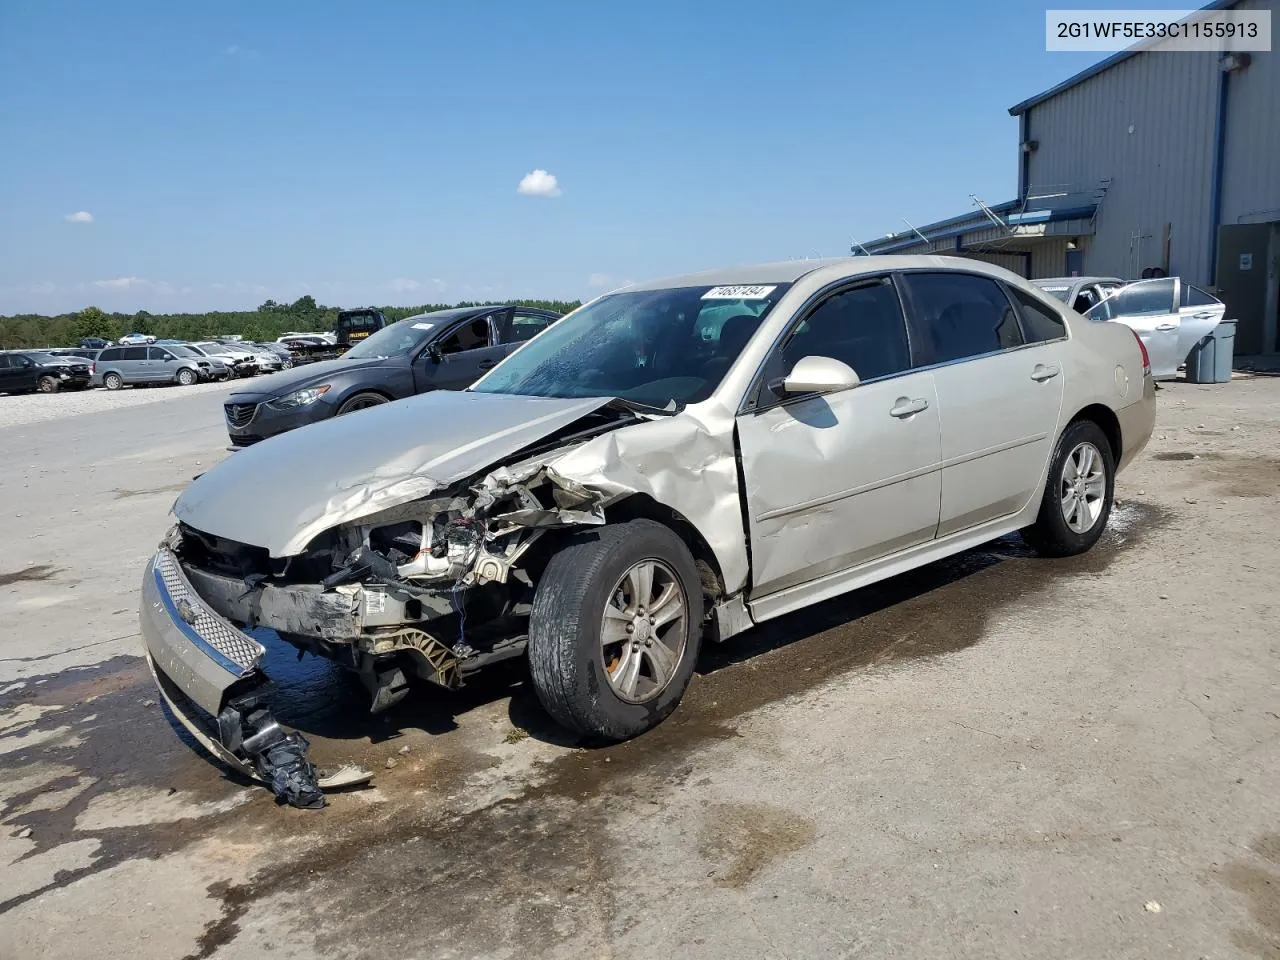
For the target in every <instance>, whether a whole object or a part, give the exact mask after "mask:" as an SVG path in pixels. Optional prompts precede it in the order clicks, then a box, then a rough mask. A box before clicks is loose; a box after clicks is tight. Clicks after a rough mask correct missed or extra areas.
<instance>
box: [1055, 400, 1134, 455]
mask: <svg viewBox="0 0 1280 960" xmlns="http://www.w3.org/2000/svg"><path fill="white" fill-rule="evenodd" d="M1081 420H1092V421H1093V422H1094V423H1096V424H1097V425H1098V427H1099V428H1100V429H1101V430H1102V432H1103V433H1104V434H1105V435H1106V437H1107V443H1109V444H1111V456H1112V457H1114V458H1115V461H1116V462H1117V463H1119V462H1120V455H1121V454H1122V453H1123V452H1124V434H1123V432H1122V431H1121V430H1120V421H1119V419H1118V418H1117V417H1116V415H1115V412H1114V411H1113V410H1112V409H1111V408H1110V407H1105V406H1103V405H1102V404H1100V403H1094V404H1090V405H1089V406H1087V407H1085V408H1084V409H1083V410H1081V411H1080V412H1079V413H1077V414H1076V415H1075V416H1074V417H1072V418H1071V423H1078V422H1080V421H1081ZM1068 426H1070V424H1068Z"/></svg>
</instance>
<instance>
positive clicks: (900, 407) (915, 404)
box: [889, 397, 929, 420]
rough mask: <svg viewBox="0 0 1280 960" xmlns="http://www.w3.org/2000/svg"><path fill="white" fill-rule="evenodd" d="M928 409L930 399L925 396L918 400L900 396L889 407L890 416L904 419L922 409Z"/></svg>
mask: <svg viewBox="0 0 1280 960" xmlns="http://www.w3.org/2000/svg"><path fill="white" fill-rule="evenodd" d="M928 409H929V401H928V400H926V399H924V398H923V397H920V398H919V399H916V400H912V399H911V398H909V397H899V398H898V400H897V402H896V403H894V405H893V406H892V407H891V408H890V409H889V416H891V417H897V418H898V419H899V420H904V419H906V418H907V417H912V416H915V415H916V414H917V413H919V412H920V411H921V410H928Z"/></svg>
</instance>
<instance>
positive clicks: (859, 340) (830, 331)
mask: <svg viewBox="0 0 1280 960" xmlns="http://www.w3.org/2000/svg"><path fill="white" fill-rule="evenodd" d="M805 357H831V358H833V359H835V360H839V361H841V362H842V363H847V364H848V365H849V366H850V367H852V368H853V369H854V371H855V372H856V373H857V374H858V377H859V378H860V379H862V380H874V379H876V378H878V377H888V376H892V375H893V374H895V373H901V372H902V371H904V370H908V369H910V367H911V350H910V347H909V346H908V343H907V325H906V321H905V320H904V319H903V316H902V307H901V305H900V304H899V303H898V293H897V291H896V290H895V289H894V287H893V284H892V283H891V282H890V281H889V280H888V279H887V278H886V279H884V280H880V281H877V282H875V283H870V284H864V285H862V286H858V287H854V288H853V289H849V290H842V291H840V292H838V293H834V294H832V295H831V296H829V297H827V299H825V300H823V301H822V302H821V303H820V304H818V306H817V307H815V308H814V310H813V312H811V313H810V314H809V315H808V316H807V317H805V318H804V320H802V321H801V322H800V324H799V325H798V326H797V327H796V328H795V330H794V331H793V332H792V333H791V335H790V336H789V337H788V338H787V340H786V342H785V343H784V344H783V346H782V362H781V367H782V369H781V370H779V371H778V373H779V375H785V374H786V373H788V372H789V371H790V370H791V368H792V367H794V366H795V365H796V363H797V362H798V361H800V360H802V359H803V358H805Z"/></svg>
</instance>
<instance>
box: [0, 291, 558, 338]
mask: <svg viewBox="0 0 1280 960" xmlns="http://www.w3.org/2000/svg"><path fill="white" fill-rule="evenodd" d="M510 302H512V303H518V304H521V305H523V306H527V307H541V308H543V309H545V310H555V311H557V312H559V313H568V312H569V311H570V310H572V309H574V308H575V307H577V306H578V305H579V301H577V300H572V301H570V300H514V301H510ZM479 305H480V304H478V303H473V302H463V303H448V304H446V303H425V304H422V305H421V306H417V307H379V308H378V309H380V310H381V311H382V313H383V315H384V316H385V317H386V318H387V322H388V323H391V322H393V321H396V320H403V319H404V318H405V317H411V316H413V315H414V314H418V313H429V312H430V311H432V310H447V309H449V308H451V307H474V306H479ZM339 309H341V308H339V307H326V306H324V305H322V304H318V303H316V301H315V298H314V297H312V296H305V297H299V298H298V299H297V300H295V301H294V302H293V303H276V302H275V301H274V300H268V301H267V302H266V303H264V304H262V305H261V306H260V307H258V309H256V310H243V311H235V310H231V311H221V310H219V311H211V312H209V313H148V312H147V311H145V310H139V311H138V312H137V313H106V312H105V311H103V310H100V309H98V308H97V307H85V308H84V309H83V310H81V311H79V312H78V313H62V314H58V315H57V316H52V317H49V316H43V315H41V314H36V313H21V314H16V315H14V316H11V317H0V350H14V349H21V348H27V349H30V348H32V347H72V346H75V345H76V344H78V343H79V342H80V340H81V339H82V338H83V337H102V338H103V339H104V340H119V339H120V338H121V337H122V336H124V335H125V334H126V333H147V334H151V335H153V336H155V337H157V338H158V339H161V340H166V339H168V340H208V339H211V338H213V337H223V336H229V335H235V334H238V335H240V336H242V337H244V338H245V339H246V340H275V339H276V338H277V337H280V336H282V335H283V334H285V333H287V332H289V331H294V330H296V331H309V332H324V331H328V330H332V329H333V324H334V321H336V320H337V319H338V311H339Z"/></svg>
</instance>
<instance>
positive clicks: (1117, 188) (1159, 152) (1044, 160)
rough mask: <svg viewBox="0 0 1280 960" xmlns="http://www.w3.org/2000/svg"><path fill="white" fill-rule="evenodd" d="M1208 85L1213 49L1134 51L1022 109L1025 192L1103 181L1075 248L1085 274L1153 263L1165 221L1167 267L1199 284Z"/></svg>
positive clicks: (1205, 238) (1131, 272)
mask: <svg viewBox="0 0 1280 960" xmlns="http://www.w3.org/2000/svg"><path fill="white" fill-rule="evenodd" d="M1217 82H1218V66H1217V60H1216V56H1215V55H1214V54H1211V53H1205V54H1198V53H1140V54H1138V55H1137V56H1135V57H1131V58H1129V59H1128V60H1125V61H1123V62H1122V63H1119V64H1116V65H1115V66H1114V67H1112V68H1111V69H1109V70H1106V71H1104V72H1103V73H1100V74H1098V75H1097V76H1094V77H1091V78H1090V79H1088V80H1086V81H1084V82H1083V83H1081V84H1079V85H1078V86H1075V87H1071V88H1070V89H1068V90H1064V91H1063V92H1062V93H1060V94H1058V95H1057V96H1056V97H1054V98H1053V99H1051V100H1047V101H1045V102H1044V103H1041V104H1037V105H1036V106H1034V107H1032V108H1031V110H1030V132H1029V136H1030V138H1031V139H1032V140H1038V141H1039V148H1038V149H1037V150H1036V152H1035V153H1033V154H1032V155H1031V160H1030V172H1029V176H1028V182H1029V183H1030V186H1031V188H1032V189H1033V190H1044V189H1045V188H1047V187H1050V186H1052V185H1066V184H1070V185H1074V186H1077V187H1079V188H1083V189H1089V188H1091V187H1093V186H1094V185H1096V184H1097V183H1098V182H1100V181H1101V180H1103V179H1105V178H1108V177H1109V178H1110V179H1111V185H1110V188H1109V189H1108V192H1107V194H1106V196H1105V198H1104V199H1103V200H1102V204H1101V207H1100V208H1099V210H1098V216H1097V220H1096V226H1095V234H1094V236H1093V238H1092V239H1091V241H1090V242H1089V243H1087V244H1083V245H1082V248H1083V250H1084V272H1085V273H1086V274H1114V275H1116V276H1121V277H1137V276H1139V275H1140V273H1141V271H1142V269H1143V268H1144V267H1148V266H1153V265H1157V264H1159V263H1160V261H1161V258H1162V256H1163V250H1162V245H1163V236H1164V226H1165V224H1166V223H1169V224H1170V225H1171V235H1170V264H1169V265H1170V272H1171V273H1175V274H1181V275H1182V276H1184V277H1188V278H1194V279H1193V282H1196V283H1202V282H1204V280H1205V278H1206V277H1207V276H1208V269H1209V246H1208V244H1209V224H1210V219H1211V215H1210V206H1211V197H1210V190H1211V183H1212V171H1213V152H1214V114H1215V112H1216V108H1217V89H1218V88H1217ZM1130 127H1132V130H1133V132H1132V133H1130V132H1129V131H1130ZM1059 269H1060V268H1059ZM1055 272H1058V271H1055Z"/></svg>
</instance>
